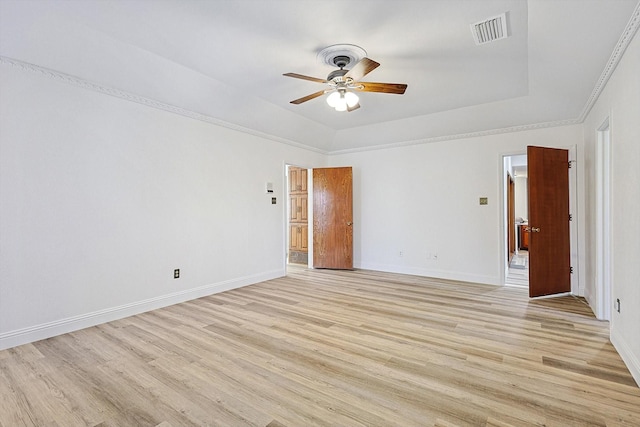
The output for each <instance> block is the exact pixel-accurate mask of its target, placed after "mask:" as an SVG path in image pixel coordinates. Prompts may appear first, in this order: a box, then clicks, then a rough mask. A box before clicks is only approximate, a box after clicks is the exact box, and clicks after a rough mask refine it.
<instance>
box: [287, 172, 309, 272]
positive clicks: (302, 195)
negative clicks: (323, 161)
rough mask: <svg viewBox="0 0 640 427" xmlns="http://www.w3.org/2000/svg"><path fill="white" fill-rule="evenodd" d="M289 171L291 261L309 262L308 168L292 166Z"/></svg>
mask: <svg viewBox="0 0 640 427" xmlns="http://www.w3.org/2000/svg"><path fill="white" fill-rule="evenodd" d="M288 172H289V207H290V212H289V262H291V263H298V264H308V263H309V254H308V252H309V248H308V245H307V241H308V235H307V232H308V229H309V227H308V223H307V219H308V216H307V212H308V208H307V197H308V194H307V169H303V168H298V167H294V166H290V167H289V169H288Z"/></svg>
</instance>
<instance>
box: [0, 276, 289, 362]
mask: <svg viewBox="0 0 640 427" xmlns="http://www.w3.org/2000/svg"><path fill="white" fill-rule="evenodd" d="M284 275H285V271H284V270H283V269H278V270H272V271H268V272H264V273H260V274H255V275H251V276H245V277H239V278H235V279H231V280H226V281H223V282H218V283H214V284H210V285H205V286H200V287H198V288H193V289H189V290H186V291H181V292H175V293H171V294H167V295H161V296H158V297H154V298H149V299H147V300H143V301H137V302H133V303H130V304H124V305H121V306H117V307H111V308H107V309H104V310H99V311H95V312H92V313H85V314H81V315H79V316H73V317H68V318H65V319H60V320H56V321H53V322H49V323H44V324H40V325H35V326H30V327H28V328H23V329H18V330H14V331H9V332H5V333H2V334H0V350H4V349H7V348H11V347H16V346H19V345H22V344H28V343H31V342H35V341H39V340H42V339H46V338H51V337H54V336H56V335H61V334H66V333H69V332H73V331H77V330H79V329H84V328H88V327H91V326H95V325H99V324H101V323H106V322H111V321H114V320H118V319H122V318H124V317H129V316H134V315H136V314H140V313H144V312H146V311H150V310H156V309H158V308H162V307H167V306H170V305H173V304H179V303H181V302H185V301H189V300H192V299H196V298H201V297H204V296H207V295H213V294H217V293H220V292H224V291H228V290H231V289H236V288H240V287H243V286H248V285H252V284H254V283H258V282H263V281H265V280H271V279H275V278H278V277H282V276H284Z"/></svg>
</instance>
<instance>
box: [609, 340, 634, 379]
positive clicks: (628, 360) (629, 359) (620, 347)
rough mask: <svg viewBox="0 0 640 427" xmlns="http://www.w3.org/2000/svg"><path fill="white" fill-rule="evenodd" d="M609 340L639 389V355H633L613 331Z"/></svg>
mask: <svg viewBox="0 0 640 427" xmlns="http://www.w3.org/2000/svg"><path fill="white" fill-rule="evenodd" d="M610 340H611V344H613V346H614V347H615V348H616V350H617V351H618V354H619V355H620V357H621V358H622V361H623V362H624V364H625V365H627V368H629V372H631V376H632V377H633V379H634V380H636V384H637V385H638V386H639V387H640V360H639V359H638V357H640V355H636V354H633V352H632V351H631V348H629V346H628V345H627V343H626V341H625V340H624V339H622V337H620V335H619V334H617V333H615V331H611V334H610Z"/></svg>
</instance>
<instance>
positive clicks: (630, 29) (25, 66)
mask: <svg viewBox="0 0 640 427" xmlns="http://www.w3.org/2000/svg"><path fill="white" fill-rule="evenodd" d="M639 26H640V2H639V3H638V4H637V5H636V8H635V10H634V11H633V14H632V15H631V19H630V20H629V22H628V23H627V26H626V27H625V29H624V31H623V33H622V35H621V36H620V39H619V40H618V43H617V44H616V47H615V48H614V50H613V53H612V54H611V56H610V58H609V61H608V62H607V65H606V66H605V68H604V70H603V71H602V73H601V75H600V78H599V79H598V82H597V83H596V85H595V87H594V88H593V91H592V92H591V95H590V96H589V98H588V99H587V102H586V104H585V106H584V108H583V109H582V112H581V113H580V115H579V116H578V117H577V118H575V119H569V120H559V121H553V122H545V123H535V124H529V125H521V126H512V127H507V128H501V129H489V130H484V131H479V132H469V133H463V134H454V135H444V136H438V137H433V138H423V139H415V140H408V141H398V142H393V143H388V144H379V145H374V146H369V147H360V148H353V149H345V150H323V149H319V148H316V147H312V146H309V145H305V144H301V143H299V142H296V141H292V140H289V139H286V138H281V137H279V136H275V135H271V134H268V133H265V132H260V131H257V130H254V129H250V128H247V127H244V126H240V125H237V124H234V123H230V122H227V121H224V120H221V119H218V118H215V117H212V116H207V115H205V114H202V113H197V112H195V111H191V110H187V109H185V108H181V107H177V106H175V105H171V104H167V103H164V102H160V101H156V100H153V99H150V98H146V97H143V96H140V95H136V94H133V93H129V92H125V91H122V90H119V89H114V88H110V87H107V86H102V85H100V84H97V83H94V82H90V81H88V80H85V79H82V78H80V77H77V76H72V75H70V74H65V73H62V72H59V71H55V70H51V69H48V68H45V67H41V66H39V65H35V64H30V63H28V62H24V61H20V60H17V59H12V58H8V57H5V56H1V55H0V63H1V64H7V65H10V66H13V67H15V68H19V69H21V70H24V71H29V72H34V73H38V74H41V75H44V76H46V77H49V78H52V79H54V80H58V81H61V82H64V83H67V84H71V85H74V86H77V87H81V88H83V89H88V90H92V91H95V92H99V93H102V94H105V95H110V96H115V97H117V98H121V99H125V100H127V101H131V102H136V103H138V104H142V105H146V106H148V107H151V108H156V109H159V110H163V111H168V112H170V113H174V114H179V115H181V116H184V117H189V118H191V119H194V120H199V121H202V122H206V123H210V124H213V125H216V126H221V127H225V128H228V129H232V130H235V131H238V132H242V133H246V134H249V135H253V136H257V137H260V138H264V139H269V140H272V141H275V142H279V143H281V144H285V145H289V146H292V147H296V148H300V149H304V150H308V151H313V152H316V153H320V154H324V155H339V154H348V153H357V152H364V151H372V150H383V149H389V148H397V147H406V146H411V145H419V144H428V143H434V142H441V141H451V140H455V139H466V138H476V137H482V136H490V135H499V134H504V133H511V132H522V131H527V130H534V129H542V128H549V127H556V126H568V125H574V124H580V123H583V122H584V120H585V118H586V117H587V115H588V114H589V112H590V111H591V109H592V108H593V106H594V104H595V102H596V101H597V100H598V98H599V96H600V94H601V93H602V91H603V90H604V87H605V86H606V84H607V82H608V81H609V78H610V77H611V75H612V74H613V72H614V71H615V69H616V67H617V65H618V63H619V62H620V60H621V58H622V56H623V54H624V52H625V50H626V49H627V47H628V46H629V44H630V43H631V40H632V39H633V37H634V36H635V34H636V32H637V31H638V27H639Z"/></svg>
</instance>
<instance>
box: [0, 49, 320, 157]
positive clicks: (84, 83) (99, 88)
mask: <svg viewBox="0 0 640 427" xmlns="http://www.w3.org/2000/svg"><path fill="white" fill-rule="evenodd" d="M0 64H6V65H10V66H12V67H14V68H18V69H20V70H23V71H27V72H32V73H37V74H40V75H42V76H45V77H49V78H51V79H53V80H57V81H59V82H62V83H67V84H70V85H72V86H77V87H80V88H82V89H87V90H91V91H94V92H98V93H102V94H104V95H109V96H114V97H116V98H121V99H124V100H127V101H131V102H135V103H137V104H142V105H145V106H147V107H151V108H156V109H158V110H163V111H167V112H170V113H174V114H178V115H181V116H184V117H188V118H191V119H194V120H199V121H201V122H205V123H209V124H213V125H216V126H221V127H224V128H227V129H232V130H235V131H238V132H242V133H246V134H249V135H253V136H257V137H260V138H264V139H269V140H272V141H275V142H279V143H281V144H285V145H290V146H292V147H296V148H301V149H303V150H309V151H313V152H316V153H320V154H325V155H326V154H328V152H327V151H326V150H322V149H319V148H316V147H311V146H309V145H305V144H301V143H299V142H295V141H292V140H290V139H286V138H281V137H279V136H275V135H271V134H268V133H265V132H260V131H257V130H254V129H250V128H247V127H244V126H240V125H237V124H234V123H230V122H227V121H224V120H221V119H218V118H215V117H212V116H208V115H206V114H202V113H197V112H195V111H191V110H187V109H185V108H181V107H177V106H175V105H171V104H167V103H164V102H160V101H156V100H154V99H151V98H146V97H144V96H140V95H136V94H133V93H130V92H125V91H123V90H120V89H115V88H112V87H108V86H103V85H100V84H98V83H94V82H91V81H88V80H85V79H83V78H81V77H77V76H73V75H71V74H66V73H62V72H60V71H56V70H52V69H50V68H45V67H41V66H39V65H35V64H31V63H29V62H24V61H20V60H18V59H13V58H9V57H6V56H2V55H0Z"/></svg>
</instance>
